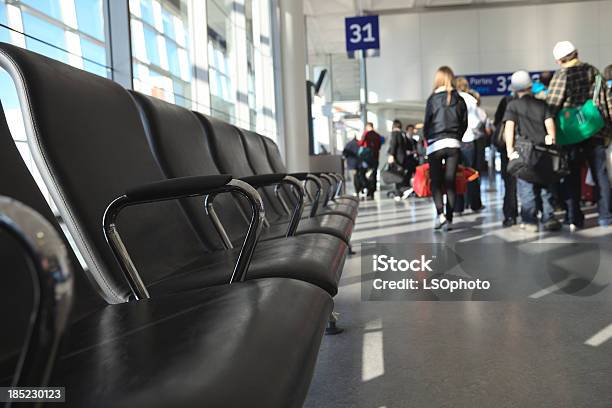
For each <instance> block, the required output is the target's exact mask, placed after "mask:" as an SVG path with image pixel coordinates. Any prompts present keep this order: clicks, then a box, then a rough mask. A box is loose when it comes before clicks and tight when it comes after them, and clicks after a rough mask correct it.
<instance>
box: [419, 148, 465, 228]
mask: <svg viewBox="0 0 612 408" xmlns="http://www.w3.org/2000/svg"><path fill="white" fill-rule="evenodd" d="M459 155H460V152H459V149H451V148H446V149H442V150H438V151H437V152H433V153H432V154H430V155H429V156H428V159H427V160H428V162H429V178H430V180H431V194H432V195H433V199H434V203H435V205H436V211H437V212H438V214H442V213H443V212H444V199H443V195H444V194H443V190H444V189H445V188H446V218H447V219H448V220H449V221H452V220H453V208H454V207H455V198H456V194H455V177H456V173H457V166H458V165H459ZM443 161H444V163H443Z"/></svg>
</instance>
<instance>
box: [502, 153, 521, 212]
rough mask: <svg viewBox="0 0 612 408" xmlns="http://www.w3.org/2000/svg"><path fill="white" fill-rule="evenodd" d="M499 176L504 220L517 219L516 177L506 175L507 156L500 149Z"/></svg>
mask: <svg viewBox="0 0 612 408" xmlns="http://www.w3.org/2000/svg"><path fill="white" fill-rule="evenodd" d="M499 155H500V156H501V175H502V179H503V180H504V218H516V217H518V201H517V198H516V177H514V176H511V175H510V174H508V154H507V153H506V149H505V148H504V149H500V151H499Z"/></svg>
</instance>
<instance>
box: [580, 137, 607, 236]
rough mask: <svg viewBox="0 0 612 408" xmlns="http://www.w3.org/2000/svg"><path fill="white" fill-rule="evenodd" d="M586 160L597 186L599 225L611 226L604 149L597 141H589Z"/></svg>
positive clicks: (601, 143)
mask: <svg viewBox="0 0 612 408" xmlns="http://www.w3.org/2000/svg"><path fill="white" fill-rule="evenodd" d="M586 158H587V161H588V163H589V167H590V169H591V173H592V174H593V179H594V180H595V184H596V185H597V191H598V193H599V200H598V201H597V210H598V212H599V224H600V225H610V224H612V214H611V213H610V179H609V178H608V172H607V170H606V147H605V146H604V145H603V142H600V141H599V140H598V139H591V140H589V144H588V145H587V148H586Z"/></svg>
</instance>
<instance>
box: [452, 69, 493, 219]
mask: <svg viewBox="0 0 612 408" xmlns="http://www.w3.org/2000/svg"><path fill="white" fill-rule="evenodd" d="M457 91H458V92H459V95H460V96H461V97H462V98H463V100H464V101H465V105H466V107H467V114H468V125H467V129H466V130H465V133H464V134H463V136H462V137H461V164H463V165H464V166H467V167H471V168H474V169H476V170H478V171H481V169H479V168H478V167H480V160H479V150H478V141H477V139H478V138H480V137H484V131H482V132H479V128H481V127H484V125H485V120H486V117H483V116H482V112H484V111H481V110H479V108H478V100H477V99H476V98H475V97H474V96H473V95H472V94H471V93H470V92H469V91H470V89H469V84H468V81H467V80H466V79H465V78H463V77H460V78H457ZM483 155H484V151H483ZM467 188H468V189H467V194H461V195H458V196H457V201H456V204H455V212H458V213H460V214H461V213H463V211H464V210H465V209H466V208H468V207H469V208H471V209H472V211H480V210H482V209H483V206H482V201H481V198H480V179H476V180H474V181H473V182H471V183H468V186H467Z"/></svg>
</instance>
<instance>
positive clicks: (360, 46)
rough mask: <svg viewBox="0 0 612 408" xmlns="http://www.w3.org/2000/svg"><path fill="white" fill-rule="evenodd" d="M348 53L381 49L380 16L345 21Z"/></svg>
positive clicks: (353, 18)
mask: <svg viewBox="0 0 612 408" xmlns="http://www.w3.org/2000/svg"><path fill="white" fill-rule="evenodd" d="M344 31H345V33H346V51H348V52H353V51H358V50H372V49H375V50H377V49H379V48H380V36H379V31H378V16H359V17H347V18H346V19H345V20H344Z"/></svg>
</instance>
